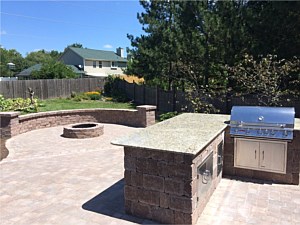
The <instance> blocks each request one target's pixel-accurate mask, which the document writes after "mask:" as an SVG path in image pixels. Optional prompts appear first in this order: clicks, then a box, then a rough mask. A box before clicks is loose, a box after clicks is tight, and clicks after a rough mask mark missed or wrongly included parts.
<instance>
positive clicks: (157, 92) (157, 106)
mask: <svg viewBox="0 0 300 225" xmlns="http://www.w3.org/2000/svg"><path fill="white" fill-rule="evenodd" d="M155 98H156V99H155V104H156V109H157V111H159V87H158V86H156V96H155Z"/></svg>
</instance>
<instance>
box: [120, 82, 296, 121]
mask: <svg viewBox="0 0 300 225" xmlns="http://www.w3.org/2000/svg"><path fill="white" fill-rule="evenodd" d="M118 88H119V89H121V90H122V91H123V92H124V93H125V94H126V96H127V97H128V98H129V99H131V100H133V101H134V102H135V103H137V104H138V105H145V104H146V105H155V106H156V107H157V111H159V112H160V113H164V112H174V111H177V112H193V111H194V110H193V106H192V104H191V102H190V101H189V100H188V98H187V96H186V93H185V92H182V91H179V90H172V91H165V90H162V89H160V88H158V87H148V86H146V85H138V84H135V83H128V82H126V81H123V80H121V81H119V82H118ZM289 99H290V101H287V100H286V98H285V99H282V100H281V102H280V103H281V104H282V106H285V107H295V111H296V117H300V99H299V98H298V99H297V98H294V97H293V96H291V97H290V98H289ZM206 100H207V102H208V103H210V104H212V105H213V106H214V107H215V108H217V109H218V110H219V113H222V114H230V112H231V108H232V106H234V105H239V106H243V105H252V106H256V105H260V104H259V101H258V99H257V97H256V96H241V97H240V96H239V97H236V96H228V95H220V96H217V97H215V98H210V99H206Z"/></svg>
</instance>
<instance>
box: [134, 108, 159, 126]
mask: <svg viewBox="0 0 300 225" xmlns="http://www.w3.org/2000/svg"><path fill="white" fill-rule="evenodd" d="M136 109H137V110H138V113H139V119H140V121H139V123H140V125H141V126H142V127H148V126H151V125H153V124H155V110H156V106H153V105H141V106H137V107H136Z"/></svg>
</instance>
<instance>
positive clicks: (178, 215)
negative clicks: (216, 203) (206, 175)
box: [124, 133, 223, 224]
mask: <svg viewBox="0 0 300 225" xmlns="http://www.w3.org/2000/svg"><path fill="white" fill-rule="evenodd" d="M222 140H223V133H221V134H218V135H217V137H216V138H215V139H214V140H213V141H212V142H211V143H210V144H209V145H208V146H207V147H205V148H204V149H203V150H200V152H199V154H198V155H197V156H194V155H192V154H185V153H175V152H167V151H161V150H151V149H143V148H137V147H124V153H125V157H124V167H125V172H124V177H125V179H124V180H125V188H124V196H125V211H126V213H128V214H132V215H135V216H138V217H141V218H148V219H152V220H155V221H158V222H160V223H163V224H195V223H196V222H197V219H198V217H199V215H200V214H201V212H202V211H203V209H204V207H205V205H206V203H207V202H208V200H209V198H210V196H211V195H212V193H213V191H214V190H215V188H216V186H217V184H218V183H219V181H220V179H221V176H222V175H221V174H222V173H220V174H219V176H218V175H217V145H218V144H219V143H220V142H221V141H222ZM211 152H213V177H212V184H211V186H210V187H209V189H208V191H207V193H206V194H205V195H204V196H201V197H199V196H198V189H199V188H198V185H199V179H198V176H197V170H198V167H199V165H201V163H202V162H203V161H204V160H205V159H206V157H207V156H208V155H209V154H210V153H211Z"/></svg>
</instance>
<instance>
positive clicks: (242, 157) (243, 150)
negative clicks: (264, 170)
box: [234, 138, 259, 168]
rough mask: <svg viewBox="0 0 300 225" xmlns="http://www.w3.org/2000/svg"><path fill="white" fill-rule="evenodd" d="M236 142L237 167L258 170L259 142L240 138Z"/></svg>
mask: <svg viewBox="0 0 300 225" xmlns="http://www.w3.org/2000/svg"><path fill="white" fill-rule="evenodd" d="M235 141H236V143H235V157H234V158H235V166H238V167H245V168H258V164H259V160H258V159H259V142H257V141H252V140H245V139H238V138H236V139H235Z"/></svg>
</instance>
